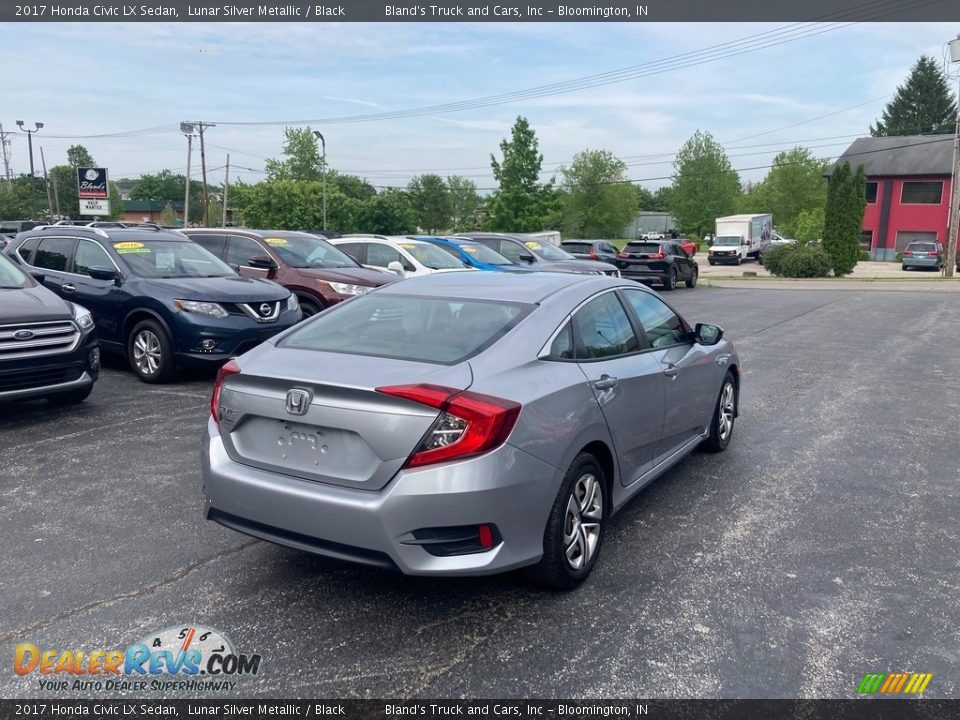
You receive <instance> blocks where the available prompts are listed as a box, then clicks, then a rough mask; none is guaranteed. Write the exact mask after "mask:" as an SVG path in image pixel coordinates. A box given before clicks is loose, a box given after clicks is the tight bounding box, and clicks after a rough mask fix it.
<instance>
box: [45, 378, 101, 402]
mask: <svg viewBox="0 0 960 720" xmlns="http://www.w3.org/2000/svg"><path fill="white" fill-rule="evenodd" d="M91 392H93V383H90V384H89V385H87V386H86V387H84V388H80V389H79V390H71V391H69V392H64V393H57V394H56V395H51V396H50V397H48V398H47V402H48V403H50V404H51V405H57V406H63V405H77V404H78V403H82V402H83V401H84V400H86V399H87V398H88V397H90V393H91Z"/></svg>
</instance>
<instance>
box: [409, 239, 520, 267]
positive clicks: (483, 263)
mask: <svg viewBox="0 0 960 720" xmlns="http://www.w3.org/2000/svg"><path fill="white" fill-rule="evenodd" d="M410 237H412V238H415V239H416V240H423V241H424V242H428V243H431V244H433V245H436V246H437V247H439V248H441V249H443V250H446V251H447V252H448V253H450V254H451V255H453V256H454V257H455V258H457V260H460V261H462V262H465V263H466V264H467V265H469V266H470V267H472V268H475V269H477V270H492V271H494V272H517V273H528V272H536V271H535V270H533V269H531V268H530V267H527V266H524V265H518V264H517V263H514V262H511V261H510V260H508V259H507V258H505V257H504V256H503V255H501V254H500V253H498V252H497V251H496V250H491V249H490V248H488V247H487V246H486V245H484V244H483V243H478V242H476V241H474V240H470V239H465V238H444V237H434V236H431V235H411V236H410Z"/></svg>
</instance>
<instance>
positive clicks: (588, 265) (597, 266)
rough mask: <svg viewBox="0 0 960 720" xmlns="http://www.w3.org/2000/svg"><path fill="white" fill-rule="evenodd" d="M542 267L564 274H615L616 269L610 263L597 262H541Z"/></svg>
mask: <svg viewBox="0 0 960 720" xmlns="http://www.w3.org/2000/svg"><path fill="white" fill-rule="evenodd" d="M542 262H543V264H544V265H546V266H548V268H549V269H550V270H562V271H564V272H580V273H586V272H592V273H595V272H602V273H610V272H615V271H616V269H617V268H616V267H614V266H613V265H611V264H610V263H605V262H597V261H596V260H543V261H542Z"/></svg>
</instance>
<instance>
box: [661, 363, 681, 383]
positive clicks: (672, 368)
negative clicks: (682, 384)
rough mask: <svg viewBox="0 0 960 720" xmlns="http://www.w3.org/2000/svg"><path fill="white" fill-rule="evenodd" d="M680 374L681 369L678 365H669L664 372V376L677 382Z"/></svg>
mask: <svg viewBox="0 0 960 720" xmlns="http://www.w3.org/2000/svg"><path fill="white" fill-rule="evenodd" d="M679 372H680V368H678V367H677V366H676V365H667V367H665V368H664V370H663V374H664V375H665V376H667V377H668V378H670V379H671V380H676V379H677V375H678V374H679Z"/></svg>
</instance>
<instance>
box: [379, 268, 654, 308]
mask: <svg viewBox="0 0 960 720" xmlns="http://www.w3.org/2000/svg"><path fill="white" fill-rule="evenodd" d="M574 286H583V287H584V288H587V287H588V286H593V287H595V288H596V290H598V291H599V290H602V289H604V288H607V287H618V286H622V287H639V286H638V285H637V284H636V283H630V282H624V281H621V280H619V279H617V278H611V277H608V276H606V275H575V274H571V273H552V272H539V273H533V272H532V273H489V272H479V271H473V272H457V273H435V274H431V275H423V276H419V277H411V278H407V279H406V280H404V281H403V282H398V283H392V284H390V285H385V286H383V287H381V288H378V289H377V293H383V292H387V293H389V294H393V295H416V296H418V297H438V298H448V299H450V298H459V299H477V300H504V301H507V302H520V303H538V302H541V301H543V300H544V299H545V298H547V297H549V296H550V295H553V294H554V293H557V292H559V291H561V290H564V289H566V288H570V287H574Z"/></svg>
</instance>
